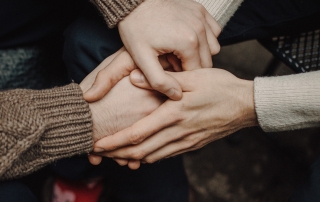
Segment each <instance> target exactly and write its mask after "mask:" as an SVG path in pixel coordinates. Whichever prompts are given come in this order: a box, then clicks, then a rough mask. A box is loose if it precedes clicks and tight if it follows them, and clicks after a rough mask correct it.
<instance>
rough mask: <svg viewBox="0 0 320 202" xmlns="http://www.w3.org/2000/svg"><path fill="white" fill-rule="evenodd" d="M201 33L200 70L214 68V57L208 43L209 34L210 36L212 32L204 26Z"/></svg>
mask: <svg viewBox="0 0 320 202" xmlns="http://www.w3.org/2000/svg"><path fill="white" fill-rule="evenodd" d="M200 27H202V28H201V29H200V31H199V34H200V35H199V54H200V58H201V67H199V68H212V57H211V51H210V47H209V43H208V38H207V32H208V34H209V36H210V32H211V30H210V29H208V27H209V26H207V25H206V24H202V25H201V26H200Z"/></svg>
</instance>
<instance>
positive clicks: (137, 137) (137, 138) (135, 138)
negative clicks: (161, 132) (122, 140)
mask: <svg viewBox="0 0 320 202" xmlns="http://www.w3.org/2000/svg"><path fill="white" fill-rule="evenodd" d="M142 140H143V136H142V135H141V134H140V133H138V132H137V131H133V132H131V134H130V136H129V142H130V143H131V144H139V143H140V142H142Z"/></svg>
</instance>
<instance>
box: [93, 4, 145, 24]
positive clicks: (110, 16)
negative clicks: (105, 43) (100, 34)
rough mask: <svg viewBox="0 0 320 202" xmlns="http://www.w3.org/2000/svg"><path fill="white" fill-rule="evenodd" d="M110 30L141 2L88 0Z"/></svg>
mask: <svg viewBox="0 0 320 202" xmlns="http://www.w3.org/2000/svg"><path fill="white" fill-rule="evenodd" d="M90 1H91V2H92V3H93V4H95V6H96V7H97V8H98V9H99V11H100V13H101V14H102V15H103V17H104V19H105V21H106V22H107V24H108V27H110V28H112V27H114V26H116V25H117V24H118V22H119V21H121V20H122V19H123V18H125V17H126V16H127V15H129V13H130V12H131V11H132V10H133V9H135V8H136V7H137V6H138V5H139V4H140V3H141V2H142V1H143V0H90Z"/></svg>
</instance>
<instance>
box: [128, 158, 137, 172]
mask: <svg viewBox="0 0 320 202" xmlns="http://www.w3.org/2000/svg"><path fill="white" fill-rule="evenodd" d="M128 167H129V168H130V169H131V170H137V169H138V168H140V161H137V160H130V161H129V163H128Z"/></svg>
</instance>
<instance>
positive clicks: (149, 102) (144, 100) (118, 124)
mask: <svg viewBox="0 0 320 202" xmlns="http://www.w3.org/2000/svg"><path fill="white" fill-rule="evenodd" d="M121 53H122V52H117V53H116V54H114V55H112V56H110V57H108V58H107V59H105V60H104V61H103V62H102V63H101V64H100V65H99V66H98V67H97V68H96V69H95V70H94V71H93V72H91V73H90V74H89V75H88V76H87V77H86V78H85V79H84V80H83V81H82V82H81V84H80V87H81V89H82V91H83V92H85V91H86V90H87V89H88V88H89V87H90V86H91V85H92V83H93V81H94V79H95V78H96V75H97V73H98V72H99V71H101V70H103V69H104V68H105V66H107V65H108V64H109V63H110V62H111V61H113V60H114V59H115V58H116V57H117V55H119V54H121ZM163 101H164V98H163V97H162V96H160V95H159V94H158V93H157V92H156V91H150V90H145V89H141V88H137V87H135V86H134V85H132V84H131V82H130V80H129V77H125V78H123V79H122V80H120V81H119V82H118V83H117V84H116V85H115V86H114V88H112V89H111V90H110V92H109V93H108V94H107V95H106V96H105V97H103V98H102V99H101V100H99V101H97V102H94V103H90V104H89V107H90V110H91V114H92V121H93V140H94V141H98V140H99V139H101V138H103V137H106V136H108V135H111V134H114V133H116V132H118V131H120V130H122V129H124V128H126V127H129V126H131V125H132V124H133V123H135V122H136V121H138V120H140V119H141V118H143V117H145V116H147V115H148V114H150V113H151V112H152V111H154V110H155V109H156V108H157V107H158V106H159V105H160V104H161V103H162V102H163ZM89 160H90V162H91V163H93V164H99V163H100V161H101V157H97V156H95V155H90V157H89ZM118 162H126V161H123V160H122V161H121V159H120V160H118Z"/></svg>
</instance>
